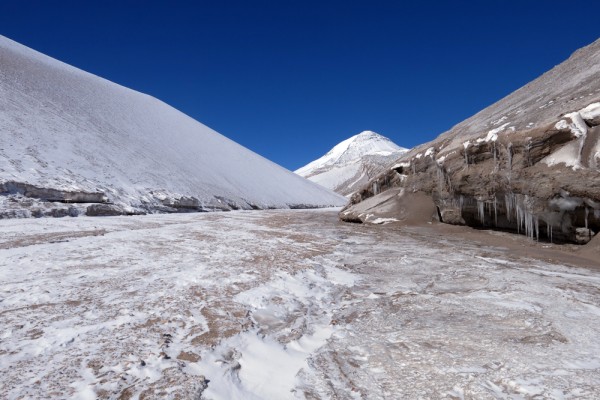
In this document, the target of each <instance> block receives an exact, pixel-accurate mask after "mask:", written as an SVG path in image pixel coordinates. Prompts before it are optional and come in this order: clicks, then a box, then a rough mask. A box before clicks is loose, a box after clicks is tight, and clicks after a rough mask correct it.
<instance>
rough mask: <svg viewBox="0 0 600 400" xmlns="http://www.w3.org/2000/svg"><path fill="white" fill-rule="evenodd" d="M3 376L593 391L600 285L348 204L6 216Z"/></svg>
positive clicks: (167, 390) (186, 384)
mask: <svg viewBox="0 0 600 400" xmlns="http://www.w3.org/2000/svg"><path fill="white" fill-rule="evenodd" d="M523 240H526V239H525V238H523ZM0 377H1V378H0V393H2V397H3V398H8V399H20V398H71V397H74V398H81V399H88V398H90V399H92V398H110V399H128V398H145V399H152V398H156V399H163V398H180V399H193V398H205V399H235V398H238V399H253V398H256V399H284V398H339V399H349V398H366V399H371V398H373V399H377V398H389V399H399V398H400V399H401V398H406V399H418V398H424V399H425V398H449V399H487V398H489V399H494V398H501V399H529V398H554V399H578V398H581V399H594V398H599V397H600V389H598V388H599V387H600V273H599V272H598V270H594V269H584V268H574V267H566V266H561V265H552V264H548V263H545V262H542V261H537V260H533V259H525V258H520V257H518V256H515V255H511V254H510V252H507V251H506V250H505V249H503V248H501V247H497V248H490V247H486V246H484V245H481V244H474V243H472V244H468V243H464V240H463V239H460V238H458V237H439V236H438V237H432V236H431V235H430V234H425V233H424V232H422V231H419V230H418V229H413V230H410V229H386V228H381V227H371V226H364V225H356V224H344V223H340V222H338V221H337V216H336V211H335V210H318V211H267V212H233V213H219V214H215V213H211V214H183V215H156V216H144V217H114V218H62V219H29V220H8V221H0Z"/></svg>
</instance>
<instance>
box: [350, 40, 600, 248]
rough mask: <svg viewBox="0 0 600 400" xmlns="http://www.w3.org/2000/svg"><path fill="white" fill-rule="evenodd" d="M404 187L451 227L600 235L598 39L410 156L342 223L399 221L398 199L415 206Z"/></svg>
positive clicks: (575, 238)
mask: <svg viewBox="0 0 600 400" xmlns="http://www.w3.org/2000/svg"><path fill="white" fill-rule="evenodd" d="M390 189H393V190H390ZM398 190H400V192H402V193H404V194H409V193H415V192H421V193H424V194H426V195H428V196H430V199H431V200H432V201H433V202H434V203H435V207H436V208H437V213H436V214H437V216H438V218H439V219H440V220H442V221H443V222H447V223H451V224H466V225H470V226H475V227H486V228H497V229H502V230H512V231H515V232H522V233H525V234H527V235H529V236H530V237H534V238H542V239H547V240H554V241H558V240H560V241H568V242H578V243H583V242H586V241H587V240H589V239H590V238H591V237H592V236H593V235H594V234H597V233H599V232H600V39H599V40H596V41H595V42H594V43H592V44H590V45H589V46H586V47H584V48H581V49H579V50H577V51H576V52H575V53H573V54H572V55H571V57H570V58H569V59H568V60H566V61H564V62H563V63H561V64H560V65H557V66H556V67H554V68H552V69H551V70H550V71H548V72H546V73H545V74H543V75H542V76H540V77H539V78H537V79H535V80H534V81H532V82H530V83H528V84H527V85H525V86H523V87H522V88H520V89H519V90H517V91H515V92H513V93H512V94H510V95H508V96H506V97H505V98H503V99H501V100H499V101H498V102H496V103H495V104H492V105H491V106H489V107H487V108H485V109H484V110H482V111H480V112H479V113H477V114H475V115H474V116H472V117H470V118H468V119H467V120H465V121H463V122H461V123H459V124H458V125H456V126H455V127H453V128H452V129H450V130H449V131H447V132H445V133H443V134H442V135H440V136H439V137H438V138H437V139H435V140H433V141H431V142H429V143H425V144H423V145H421V146H418V147H415V148H414V149H412V150H411V151H410V152H407V153H406V154H404V155H403V156H402V157H400V158H399V159H398V160H397V163H396V164H395V165H394V167H393V170H390V171H387V172H385V173H383V174H382V175H380V176H379V177H377V178H375V179H373V180H372V181H371V182H370V184H369V185H365V186H363V188H361V190H359V191H358V192H357V193H356V195H355V196H354V198H353V199H352V200H351V202H352V203H353V205H352V206H351V207H348V208H347V209H346V210H344V211H343V212H342V214H341V217H342V218H343V219H346V220H352V221H357V220H364V219H365V218H366V216H367V215H368V216H369V218H393V216H392V215H389V213H388V211H387V210H391V209H401V208H402V207H400V205H399V204H396V205H395V206H394V207H392V205H391V204H390V202H402V201H408V200H402V196H392V194H393V193H394V191H398ZM386 191H390V193H389V194H384V193H383V192H386ZM378 196H379V198H380V199H381V201H380V202H379V203H378V200H377V197H378ZM390 196H392V197H390ZM371 198H372V199H371ZM408 198H409V197H405V199H408ZM366 199H369V201H368V202H365V201H364V200H366ZM363 203H364V204H363ZM378 204H380V205H378Z"/></svg>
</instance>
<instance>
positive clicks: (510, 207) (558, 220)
mask: <svg viewBox="0 0 600 400" xmlns="http://www.w3.org/2000/svg"><path fill="white" fill-rule="evenodd" d="M447 201H448V200H447ZM566 201H572V200H566ZM449 202H450V204H449V205H450V206H451V207H453V208H458V209H459V210H460V211H461V213H463V211H464V209H465V207H466V206H471V207H472V206H476V207H477V219H478V220H479V222H481V225H482V226H485V224H486V223H488V224H493V225H494V226H498V215H499V208H500V206H501V203H502V202H503V203H504V204H503V206H504V210H502V211H505V216H506V219H507V220H508V222H509V223H514V225H515V226H516V229H517V232H518V233H523V234H525V235H526V236H528V237H529V238H532V239H536V240H539V238H540V221H541V222H543V224H542V226H543V225H545V226H546V237H547V238H548V240H550V241H551V242H552V233H553V232H552V230H553V227H558V228H560V229H563V226H562V225H563V224H565V223H571V221H570V219H568V220H565V219H564V218H563V215H564V213H565V212H568V211H572V209H574V207H572V208H571V207H569V208H565V209H560V207H559V210H558V211H550V210H548V209H547V208H546V211H543V212H540V213H534V210H533V209H534V206H535V203H536V199H535V198H533V197H530V196H527V195H523V194H515V193H506V194H505V195H504V196H502V197H494V199H493V200H487V201H485V200H477V199H474V198H471V197H467V198H465V197H464V196H456V197H454V198H453V199H450V200H449ZM551 202H552V201H551ZM577 203H578V204H577V205H583V201H580V202H579V200H578V201H577ZM553 208H556V205H554V207H553ZM502 211H500V212H502ZM592 212H593V215H594V217H595V218H596V219H598V218H600V210H598V209H592ZM589 216H590V209H589V208H587V207H586V208H585V228H586V229H587V228H588V217H589Z"/></svg>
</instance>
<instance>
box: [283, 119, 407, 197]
mask: <svg viewBox="0 0 600 400" xmlns="http://www.w3.org/2000/svg"><path fill="white" fill-rule="evenodd" d="M407 151H408V150H407V149H405V148H402V147H400V146H398V145H396V144H395V143H394V142H392V141H391V140H390V139H388V138H386V137H384V136H381V135H379V134H377V133H375V132H372V131H364V132H361V133H359V134H358V135H354V136H352V137H351V138H349V139H346V140H344V141H343V142H341V143H339V144H337V145H336V146H334V147H333V148H332V149H331V150H330V151H329V152H327V154H325V155H324V156H323V157H321V158H319V159H317V160H315V161H312V162H310V163H309V164H307V165H305V166H304V167H302V168H299V169H297V170H296V171H295V172H296V173H297V174H298V175H300V176H303V177H305V178H307V179H309V180H311V181H313V182H315V183H318V184H319V185H321V186H324V187H326V188H329V189H332V190H335V191H337V192H339V193H343V194H345V195H351V194H352V193H353V192H354V191H355V190H357V189H358V188H360V187H361V186H362V185H364V184H366V183H367V182H368V181H369V179H370V178H373V177H374V176H375V175H376V174H377V173H379V172H383V170H384V168H385V167H387V166H388V165H389V164H390V163H392V162H393V161H395V160H396V159H398V158H400V156H401V155H402V154H404V153H406V152H407Z"/></svg>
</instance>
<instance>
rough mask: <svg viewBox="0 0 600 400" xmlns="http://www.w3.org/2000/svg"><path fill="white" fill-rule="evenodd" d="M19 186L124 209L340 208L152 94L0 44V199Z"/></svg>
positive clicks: (332, 197) (330, 196)
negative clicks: (85, 196)
mask: <svg viewBox="0 0 600 400" xmlns="http://www.w3.org/2000/svg"><path fill="white" fill-rule="evenodd" d="M14 182H17V185H16V186H15V185H13V184H11V183H14ZM23 184H27V185H35V186H36V187H37V188H45V189H47V188H52V189H58V190H59V191H63V192H64V191H69V192H73V193H77V192H84V193H103V194H104V195H105V197H106V199H107V200H108V201H109V202H112V203H115V204H118V205H120V206H121V207H123V209H125V210H130V211H131V210H133V211H135V210H142V211H143V210H145V211H156V210H159V209H164V205H165V204H167V205H173V204H180V203H181V204H186V205H188V206H190V208H194V207H196V208H197V209H202V208H204V209H217V208H221V209H229V208H238V207H239V208H250V207H254V208H267V207H283V208H286V207H290V206H329V205H342V204H343V203H344V202H345V199H344V198H342V197H340V196H338V195H336V194H335V193H332V192H330V191H328V190H326V189H324V188H322V187H320V186H318V185H315V184H314V183H312V182H309V181H307V180H305V179H303V178H301V177H299V176H297V175H296V174H293V173H292V172H290V171H288V170H286V169H284V168H282V167H280V166H278V165H276V164H274V163H272V162H270V161H268V160H266V159H264V158H263V157H261V156H259V155H257V154H255V153H253V152H252V151H250V150H248V149H246V148H244V147H242V146H240V145H238V144H237V143H235V142H233V141H231V140H229V139H227V138H226V137H224V136H222V135H220V134H219V133H217V132H215V131H213V130H212V129H210V128H208V127H206V126H204V125H202V124H201V123H199V122H197V121H195V120H194V119H192V118H190V117H188V116H187V115H185V114H183V113H181V112H179V111H178V110H176V109H174V108H172V107H170V106H169V105H167V104H165V103H163V102H161V101H159V100H157V99H155V98H153V97H151V96H148V95H145V94H142V93H139V92H136V91H133V90H130V89H128V88H125V87H122V86H120V85H117V84H115V83H112V82H110V81H107V80H105V79H102V78H99V77H97V76H94V75H92V74H89V73H86V72H84V71H81V70H79V69H77V68H74V67H71V66H69V65H66V64H64V63H62V62H60V61H57V60H55V59H52V58H50V57H47V56H45V55H43V54H41V53H38V52H36V51H34V50H31V49H29V48H27V47H25V46H22V45H20V44H18V43H16V42H14V41H11V40H9V39H7V38H5V37H2V36H0V192H4V194H5V195H6V194H8V192H11V191H12V192H13V194H14V192H15V190H16V189H15V187H21V192H24V191H25V189H22V187H23ZM19 185H20V186H19ZM2 189H3V190H2ZM17 192H18V190H17ZM30 192H31V191H30ZM30 194H31V193H30ZM183 196H187V197H183ZM2 197H5V196H0V198H2ZM30 197H36V196H32V195H30ZM178 202H179V203H178ZM5 203H6V202H5ZM161 207H163V208H161Z"/></svg>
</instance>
